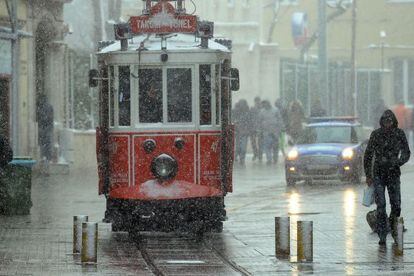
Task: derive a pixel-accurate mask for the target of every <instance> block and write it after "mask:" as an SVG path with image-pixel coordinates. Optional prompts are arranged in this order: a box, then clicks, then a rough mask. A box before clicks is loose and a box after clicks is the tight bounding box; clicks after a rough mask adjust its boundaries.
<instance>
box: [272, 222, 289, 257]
mask: <svg viewBox="0 0 414 276" xmlns="http://www.w3.org/2000/svg"><path fill="white" fill-rule="evenodd" d="M275 255H276V258H278V259H287V258H289V256H290V218H289V217H275Z"/></svg>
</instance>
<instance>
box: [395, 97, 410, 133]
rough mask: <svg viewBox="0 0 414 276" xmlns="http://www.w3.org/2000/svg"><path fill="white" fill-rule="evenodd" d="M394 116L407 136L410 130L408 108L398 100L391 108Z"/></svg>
mask: <svg viewBox="0 0 414 276" xmlns="http://www.w3.org/2000/svg"><path fill="white" fill-rule="evenodd" d="M393 112H394V114H395V117H396V118H397V121H398V126H399V128H401V129H402V130H404V132H405V135H406V136H407V138H408V137H409V131H410V119H411V118H410V110H409V109H408V108H407V107H406V106H405V104H404V102H402V101H401V102H399V103H398V104H397V105H396V106H395V107H394V109H393Z"/></svg>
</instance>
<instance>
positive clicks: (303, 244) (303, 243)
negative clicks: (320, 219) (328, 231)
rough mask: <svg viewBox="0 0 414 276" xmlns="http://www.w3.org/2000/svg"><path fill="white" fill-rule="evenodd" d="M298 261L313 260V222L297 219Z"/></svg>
mask: <svg viewBox="0 0 414 276" xmlns="http://www.w3.org/2000/svg"><path fill="white" fill-rule="evenodd" d="M297 228H298V230H297V231H298V233H297V243H298V244H297V255H298V260H297V261H298V262H313V222H312V221H298V227H297Z"/></svg>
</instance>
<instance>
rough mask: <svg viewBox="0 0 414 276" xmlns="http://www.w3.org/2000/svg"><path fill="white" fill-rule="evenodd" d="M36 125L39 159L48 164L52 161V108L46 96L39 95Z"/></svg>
mask: <svg viewBox="0 0 414 276" xmlns="http://www.w3.org/2000/svg"><path fill="white" fill-rule="evenodd" d="M37 108H38V109H37V125H38V130H39V146H40V154H41V157H42V158H43V159H44V160H45V161H46V163H48V162H49V161H50V160H51V159H52V146H53V121H54V120H53V107H52V105H51V104H50V103H49V101H48V99H47V97H46V95H40V96H39V101H38V107H37Z"/></svg>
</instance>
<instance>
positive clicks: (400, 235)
mask: <svg viewBox="0 0 414 276" xmlns="http://www.w3.org/2000/svg"><path fill="white" fill-rule="evenodd" d="M396 242H397V250H396V251H397V254H398V255H403V254H404V219H403V218H402V217H399V218H397V239H396Z"/></svg>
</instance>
